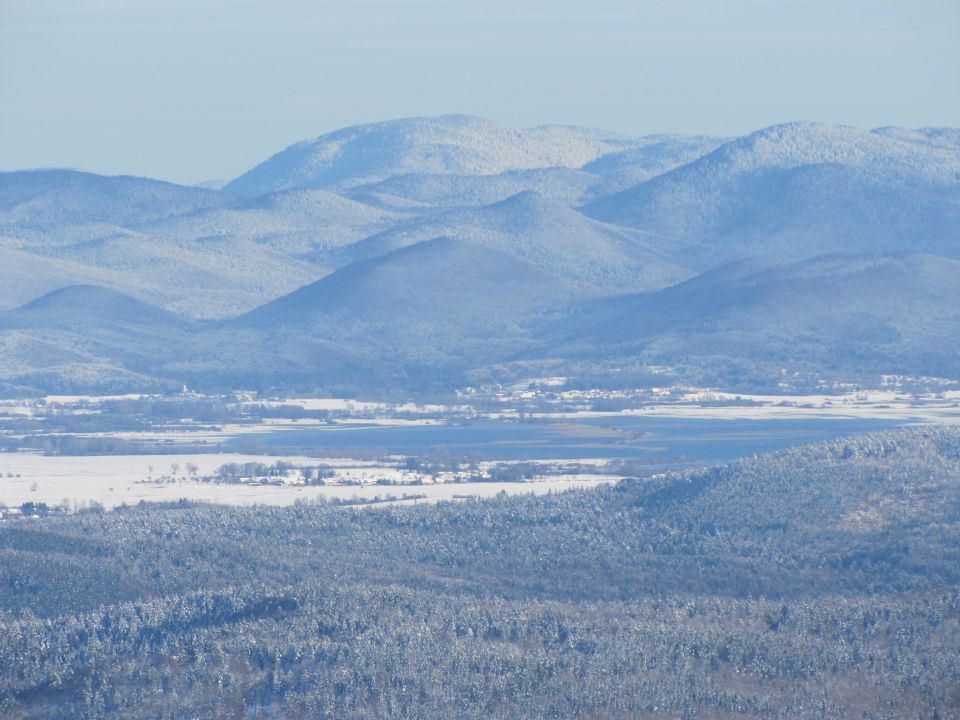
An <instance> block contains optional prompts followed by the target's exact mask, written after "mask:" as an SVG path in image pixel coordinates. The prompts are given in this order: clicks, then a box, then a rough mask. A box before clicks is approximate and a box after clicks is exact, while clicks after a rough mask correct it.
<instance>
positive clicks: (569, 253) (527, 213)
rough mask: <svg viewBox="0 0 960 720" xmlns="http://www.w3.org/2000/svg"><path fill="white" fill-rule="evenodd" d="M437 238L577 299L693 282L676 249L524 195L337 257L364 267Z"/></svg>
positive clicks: (406, 229)
mask: <svg viewBox="0 0 960 720" xmlns="http://www.w3.org/2000/svg"><path fill="white" fill-rule="evenodd" d="M438 236H446V237H453V238H460V239H463V240H469V241H470V242H473V243H477V244H479V245H483V246H486V247H490V248H493V249H496V250H498V251H500V252H503V253H507V254H510V255H513V256H514V257H516V258H518V259H520V260H523V261H525V262H529V263H532V264H534V265H536V266H537V267H538V268H540V269H541V270H543V271H544V272H547V273H549V274H551V275H554V276H556V277H558V278H562V279H564V281H566V282H568V283H569V284H570V286H571V289H576V290H578V291H579V292H581V293H585V294H608V293H613V292H624V291H627V290H651V289H660V288H662V287H666V286H667V285H670V284H672V283H674V282H677V281H679V280H681V279H685V278H687V277H690V275H692V274H693V273H692V272H691V271H690V270H688V269H686V268H685V267H684V266H683V264H682V260H680V259H679V258H680V257H681V256H682V251H683V248H682V247H681V246H678V245H670V244H668V243H664V242H662V241H661V240H660V239H659V238H657V237H655V236H653V235H650V234H648V233H643V232H638V231H635V230H632V229H629V228H621V227H617V226H615V225H606V224H603V223H599V222H597V221H595V220H591V219H590V218H587V217H584V216H583V215H581V214H580V213H578V212H576V211H574V210H572V209H570V208H568V207H566V206H564V205H561V204H559V203H556V202H553V201H551V200H548V199H547V198H544V197H543V196H542V195H539V194H538V193H535V192H532V191H525V192H521V193H518V194H517V195H514V196H512V197H510V198H507V199H506V200H502V201H500V202H497V203H494V204H492V205H487V206H485V207H480V208H469V209H458V210H452V211H449V212H444V213H441V214H436V215H427V216H426V217H422V218H417V219H415V220H411V221H407V222H405V223H401V224H399V225H397V226H395V227H393V228H391V229H389V230H385V231H384V232H382V233H379V234H377V235H374V236H372V237H369V238H366V239H364V240H361V241H360V242H357V243H354V244H352V245H350V246H348V247H345V248H344V249H343V250H342V253H341V255H342V256H343V257H346V258H349V259H350V260H360V259H368V258H373V257H377V256H379V255H383V254H384V253H387V252H391V251H393V250H396V249H399V248H402V247H407V246H409V245H413V244H415V243H418V242H422V241H424V240H429V239H431V238H435V237H438Z"/></svg>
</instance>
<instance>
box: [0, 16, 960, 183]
mask: <svg viewBox="0 0 960 720" xmlns="http://www.w3.org/2000/svg"><path fill="white" fill-rule="evenodd" d="M958 29H960V11H958V9H957V8H956V6H954V5H953V4H951V3H947V2H938V1H936V0H928V1H926V2H921V3H914V4H911V6H910V7H909V8H908V9H904V8H902V7H899V6H898V5H897V4H895V3H887V2H883V3H876V2H864V1H861V0H856V1H853V2H844V3H827V2H814V3H797V2H788V3H767V2H756V1H753V0H738V1H737V2H735V3H732V4H727V5H725V6H724V7H723V8H718V7H715V6H713V5H712V4H710V3H707V2H704V1H703V0H698V1H697V2H687V3H684V4H683V5H682V6H680V7H677V6H676V4H667V3H660V2H648V3H643V4H642V5H640V6H639V7H638V6H637V5H636V4H632V3H626V2H618V1H614V0H603V1H601V2H598V3H593V4H591V6H590V7H589V8H582V7H580V6H579V4H577V3H572V2H561V3H556V2H554V3H550V4H547V3H545V2H541V1H539V0H526V1H524V2H520V3H505V2H494V3H484V4H483V5H480V4H476V3H459V4H456V5H455V6H454V5H452V4H450V3H440V2H436V1H435V0H416V1H415V2H411V3H405V4H404V7H403V8H402V9H401V8H397V7H396V6H393V5H391V4H390V3H386V2H382V1H379V0H364V1H362V2H350V3H347V2H341V1H339V0H338V1H337V2H329V3H324V4H323V5H322V7H320V8H318V7H316V6H315V4H313V3H307V2H303V1H302V0H290V1H288V2H282V3H271V4H269V5H267V4H265V3H262V2H255V1H248V2H239V3H227V2H224V1H223V0H203V1H202V2H195V3H186V2H174V3H169V4H167V5H166V6H165V7H164V8H163V9H162V10H161V9H156V8H153V7H151V5H150V4H149V3H147V2H140V1H135V2H119V1H118V0H80V1H78V2H75V3H71V4H70V5H69V6H68V7H64V6H62V5H60V4H57V3H55V2H52V0H40V1H39V2H29V3H27V2H23V1H22V0H14V1H12V2H8V3H6V4H5V6H4V7H3V8H2V9H0V38H2V40H3V42H0V98H3V100H4V113H3V114H2V116H0V158H2V160H0V170H15V169H26V168H41V167H71V168H77V169H81V170H86V171H91V172H99V173H105V174H130V175H138V176H146V177H155V178H159V179H163V180H169V181H173V182H181V183H197V182H202V181H206V180H215V179H229V178H232V177H236V176H237V175H239V174H240V173H242V172H244V171H245V170H247V169H249V168H250V167H252V166H253V165H255V164H256V163H258V162H260V161H262V160H263V159H265V158H266V157H268V156H269V155H270V154H272V153H274V152H277V151H278V150H280V149H282V148H284V147H286V146H288V145H290V144H291V143H293V142H296V141H299V140H302V139H306V138H311V137H316V136H318V135H322V134H324V133H326V132H329V131H332V130H335V129H337V128H340V127H345V126H349V125H355V124H362V123H368V122H377V121H382V120H389V119H393V118H399V117H410V116H432V115H442V114H450V113H464V114H469V115H477V116H481V117H486V118H489V119H491V120H494V121H496V122H499V123H502V124H504V125H508V126H514V127H534V126H538V125H544V124H565V125H579V126H588V127H599V128H604V129H607V130H612V131H616V132H621V133H624V134H627V135H647V134H655V133H683V134H716V135H740V134H744V133H747V132H750V131H752V130H756V129H758V128H760V127H764V126H768V125H772V124H776V123H780V122H788V121H792V120H816V121H820V122H826V123H831V124H845V125H852V126H857V127H864V128H872V127H878V126H887V125H897V126H903V127H938V126H939V127H942V126H949V127H956V126H958V125H960V100H958V99H957V98H956V94H955V93H950V92H947V91H945V88H946V87H950V86H951V84H952V82H953V80H954V78H953V75H954V74H955V72H954V70H953V69H954V68H955V67H957V66H958V63H960V50H958V48H957V47H956V43H955V42H953V40H954V38H955V37H956V36H957V30H958ZM758 56H759V57H763V58H764V62H758V61H757V58H758Z"/></svg>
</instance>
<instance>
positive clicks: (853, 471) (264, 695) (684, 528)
mask: <svg viewBox="0 0 960 720" xmlns="http://www.w3.org/2000/svg"><path fill="white" fill-rule="evenodd" d="M958 479H960V431H957V430H945V429H930V428H923V429H917V430H910V431H901V432H892V433H880V434H874V435H868V436H862V437H857V438H848V439H843V440H839V441H835V442H832V443H826V444H821V445H816V446H810V447H806V448H800V449H796V450H790V451H786V452H782V453H777V454H774V455H769V456H762V457H757V458H751V459H745V460H742V461H739V462H736V463H732V464H730V465H728V466H724V467H721V468H715V469H709V470H701V471H696V472H688V473H682V474H672V475H668V476H662V477H657V478H653V479H649V480H645V481H633V482H631V481H627V482H623V483H620V484H618V485H617V486H614V487H608V488H598V489H596V490H591V491H581V492H570V493H564V494H560V495H554V496H547V497H510V498H506V497H498V498H494V499H491V500H487V501H467V502H458V503H441V504H439V505H436V506H419V507H408V508H395V507H389V508H382V509H362V510H349V509H344V508H337V507H332V506H328V505H323V504H317V505H298V506H294V507H290V508H253V509H238V508H224V507H216V506H205V507H200V506H189V505H180V506H170V507H165V508H151V507H146V506H143V507H135V508H126V509H121V510H116V511H113V512H109V513H80V514H75V515H68V516H59V517H48V518H41V519H38V520H33V521H31V522H24V523H22V524H15V523H8V524H6V525H5V526H2V527H0V608H2V610H0V626H2V627H0V715H2V716H3V717H5V718H6V717H9V718H14V719H18V718H40V717H44V718H46V717H51V718H59V717H62V718H67V717H124V718H136V717H170V718H174V717H183V716H190V717H245V716H266V715H270V716H274V717H291V718H293V717H329V718H371V717H386V718H449V717H493V718H644V717H649V718H660V717H684V718H694V717H697V718H700V717H717V718H720V717H733V716H736V717H784V718H787V717H790V718H794V717H801V718H802V717H810V718H823V717H827V718H848V717H857V718H875V719H879V718H934V717H941V718H947V717H955V716H956V715H957V713H958V711H960V691H958V684H957V682H956V678H957V677H960V599H958V590H960V491H958V482H960V480H958Z"/></svg>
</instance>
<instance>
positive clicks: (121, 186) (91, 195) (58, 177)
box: [0, 170, 226, 228]
mask: <svg viewBox="0 0 960 720" xmlns="http://www.w3.org/2000/svg"><path fill="white" fill-rule="evenodd" d="M225 200H226V198H224V197H223V196H222V195H220V194H219V193H217V192H214V191H213V190H206V189H203V188H197V187H185V186H183V185H174V184H173V183H166V182H161V181H159V180H150V179H147V178H138V177H130V176H127V175H121V176H117V177H108V176H106V175H95V174H94V173H85V172H78V171H76V170H23V171H19V172H6V173H0V228H4V227H9V226H27V227H50V226H54V227H57V226H63V225H76V224H81V223H108V224H113V225H126V224H129V223H142V222H148V221H150V220H154V219H157V218H163V217H168V216H170V215H181V214H183V213H188V212H192V211H194V210H198V209H200V208H206V207H215V206H218V205H221V204H222V203H224V201H225Z"/></svg>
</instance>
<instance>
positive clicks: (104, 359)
mask: <svg viewBox="0 0 960 720" xmlns="http://www.w3.org/2000/svg"><path fill="white" fill-rule="evenodd" d="M838 252H839V253H841V255H839V256H838V255H836V253H838ZM747 258H751V259H750V260H749V261H747V260H746V259H747ZM958 260H960V131H958V130H956V129H951V128H924V129H918V130H911V129H904V128H879V129H876V130H860V129H857V128H850V127H842V126H830V125H822V124H817V123H807V122H797V123H788V124H785V125H778V126H774V127H770V128H765V129H762V130H759V131H757V132H755V133H752V134H750V135H748V136H745V137H741V138H733V139H729V138H714V137H699V136H698V137H683V136H672V135H658V136H648V137H640V138H629V137H624V136H621V135H618V134H616V133H610V132H605V131H601V130H590V129H583V128H571V127H557V126H547V127H540V128H533V129H528V130H517V129H512V128H508V127H504V126H501V125H497V124H496V123H493V122H490V121H487V120H482V119H479V118H473V117H467V116H462V115H452V116H442V117H437V118H408V119H402V120H394V121H389V122H383V123H376V124H372V125H361V126H356V127H350V128H345V129H343V130H338V131H336V132H333V133H328V134H326V135H323V136H321V137H319V138H316V139H314V140H309V141H304V142H301V143H298V144H296V145H293V146H291V147H289V148H287V149H286V150H284V151H282V152H280V153H278V154H277V155H275V156H273V157H271V158H269V159H268V160H266V161H265V162H264V163H262V164H260V165H258V166H257V167H255V168H253V169H252V170H250V171H249V172H248V173H246V174H244V175H242V176H241V177H239V178H237V179H236V180H234V181H232V182H230V183H228V184H227V185H226V186H225V187H224V188H223V189H216V186H213V187H209V188H204V187H186V186H179V185H175V184H171V183H165V182H160V181H155V180H149V179H144V178H134V177H105V176H101V175H94V174H91V173H83V172H78V171H72V170H42V171H22V172H12V173H0V353H3V357H2V359H0V384H2V385H3V386H4V387H6V388H7V389H10V388H17V387H27V386H29V387H33V388H39V389H43V388H54V387H56V388H66V387H68V386H69V387H71V388H72V389H82V388H86V387H89V388H93V387H96V388H99V389H102V388H106V387H109V386H110V383H111V380H110V378H111V377H112V378H115V379H116V382H115V383H114V384H115V385H117V386H120V385H123V386H124V387H133V386H138V385H142V386H143V387H148V386H149V387H166V386H168V385H170V384H171V383H172V384H174V385H175V384H177V383H179V382H183V381H187V382H190V383H191V384H193V385H198V386H204V384H207V385H209V386H211V387H212V386H217V387H237V386H254V387H268V386H271V384H272V383H277V384H280V385H281V386H285V387H288V386H296V387H302V388H308V389H316V388H326V389H327V390H328V391H332V389H335V388H340V389H342V388H346V387H352V388H358V387H364V386H371V385H372V386H379V387H384V386H386V385H392V386H395V387H434V388H435V387H440V386H443V387H451V386H453V385H455V384H457V383H458V382H462V381H463V380H464V378H465V377H467V376H470V375H471V373H474V374H477V373H479V374H480V375H482V376H483V377H486V378H489V379H493V380H496V379H497V373H498V372H507V373H512V372H514V370H515V368H517V367H524V368H530V367H534V366H536V365H537V364H538V363H540V364H543V363H552V364H553V366H556V365H558V364H559V365H562V366H565V367H566V368H567V370H569V373H568V374H571V375H573V376H579V377H581V378H591V377H594V378H596V377H601V376H602V377H604V378H605V379H606V380H605V381H607V382H612V383H617V382H621V383H622V382H631V380H630V378H636V377H637V375H636V374H633V375H631V374H630V373H627V372H622V371H623V370H624V369H625V368H632V369H642V368H645V367H649V366H651V365H656V366H658V367H660V366H670V367H674V368H675V369H676V368H679V370H678V372H680V371H681V370H682V368H683V367H685V368H686V370H683V372H686V373H687V375H686V377H690V374H691V373H692V374H693V375H694V376H695V378H696V379H698V380H706V381H710V378H714V379H717V381H718V382H721V381H723V382H727V381H730V379H731V378H740V379H741V380H745V382H747V383H748V384H749V382H750V381H751V378H752V379H753V380H754V381H755V380H757V379H758V378H760V377H761V376H762V378H763V382H767V381H768V380H770V378H771V377H772V375H771V373H774V372H775V370H776V369H777V368H779V369H784V368H787V367H793V368H799V369H797V370H794V372H805V371H807V370H809V371H810V372H811V373H813V374H814V375H817V374H826V375H829V374H830V373H834V374H848V375H856V374H857V373H858V372H859V373H864V372H875V371H879V370H880V369H881V368H887V369H889V370H891V371H892V370H898V369H899V370H903V371H910V372H914V371H916V372H925V373H930V374H937V373H941V374H947V375H948V376H951V377H960V368H958V367H957V366H956V365H957V364H956V362H955V359H954V358H953V357H952V355H951V354H950V350H951V349H952V348H953V347H955V346H956V340H957V339H958V338H957V329H956V325H957V317H958V310H957V308H956V303H955V298H956V297H960V277H958V276H957V273H956V262H957V261H958ZM74 286H82V287H79V288H78V287H74ZM90 286H96V287H95V288H94V287H90ZM63 288H70V289H69V290H64V291H63V292H62V293H60V294H58V292H57V291H58V290H61V289H63ZM34 302H36V303H38V304H31V303H34ZM123 308H128V309H129V312H128V313H127V312H125V311H124V312H121V310H122V309H123ZM951 343H953V344H951ZM531 363H532V365H531ZM681 366H682V367H681ZM776 371H777V372H779V370H776ZM480 375H475V376H477V377H479V376H480ZM378 384H379V385H378Z"/></svg>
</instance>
